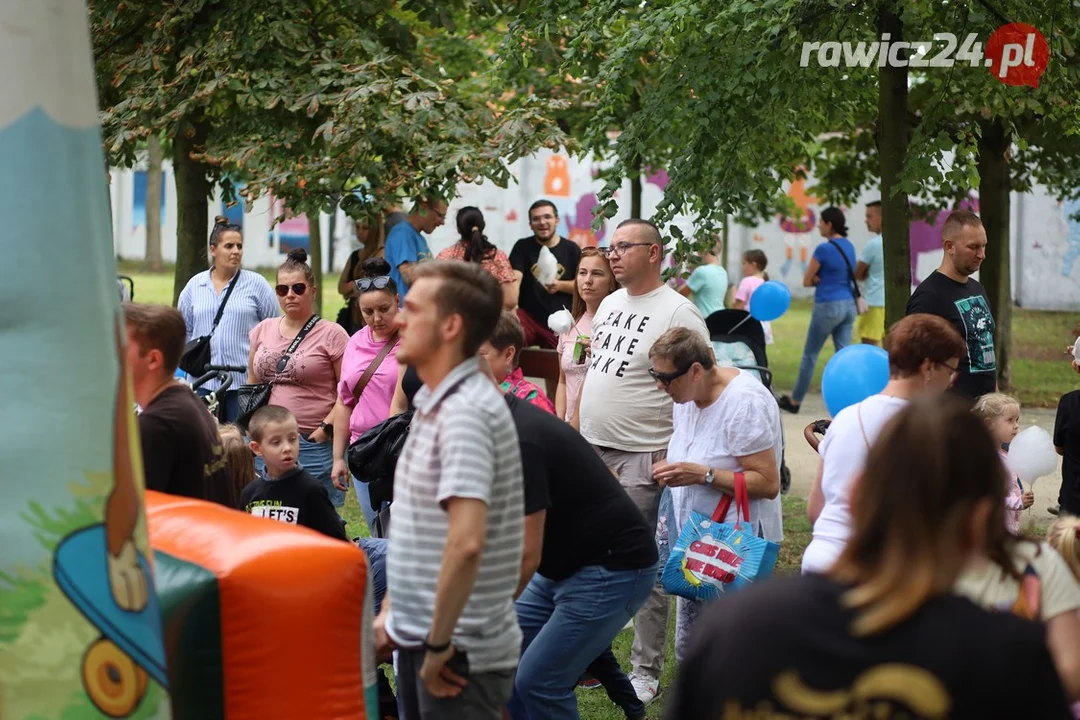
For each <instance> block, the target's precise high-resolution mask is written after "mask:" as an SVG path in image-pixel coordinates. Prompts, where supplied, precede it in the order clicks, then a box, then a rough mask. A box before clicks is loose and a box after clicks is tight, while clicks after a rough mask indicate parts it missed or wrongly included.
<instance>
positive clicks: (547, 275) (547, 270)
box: [536, 245, 559, 285]
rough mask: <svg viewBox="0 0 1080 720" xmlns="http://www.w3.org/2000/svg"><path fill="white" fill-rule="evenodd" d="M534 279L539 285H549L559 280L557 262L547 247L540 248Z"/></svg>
mask: <svg viewBox="0 0 1080 720" xmlns="http://www.w3.org/2000/svg"><path fill="white" fill-rule="evenodd" d="M536 270H537V274H536V279H537V280H538V281H539V282H540V284H541V285H551V284H552V283H554V282H555V281H556V280H558V279H559V261H558V260H556V259H555V255H554V254H552V252H551V250H549V249H548V247H547V245H545V246H543V247H542V248H540V258H539V259H538V260H537V261H536Z"/></svg>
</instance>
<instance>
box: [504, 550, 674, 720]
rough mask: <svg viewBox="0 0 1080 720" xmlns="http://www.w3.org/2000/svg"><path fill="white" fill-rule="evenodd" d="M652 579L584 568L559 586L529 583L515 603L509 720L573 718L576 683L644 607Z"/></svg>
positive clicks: (651, 570)
mask: <svg viewBox="0 0 1080 720" xmlns="http://www.w3.org/2000/svg"><path fill="white" fill-rule="evenodd" d="M657 571H658V567H657V565H651V566H650V567H648V568H647V569H645V570H608V569H607V568H604V567H601V566H599V565H590V566H588V567H584V568H582V569H581V570H579V571H577V572H576V573H575V574H574V575H572V576H571V577H569V578H567V579H565V580H559V581H554V580H549V579H548V578H545V577H544V576H542V575H540V574H536V575H533V578H532V580H530V581H529V585H528V586H527V587H526V588H525V591H524V592H523V593H522V594H521V597H520V598H518V600H517V603H516V609H517V615H518V625H519V626H520V627H521V632H522V634H523V636H524V637H523V640H522V644H521V661H520V662H519V664H518V671H517V678H516V679H515V681H514V694H513V695H512V696H511V698H510V702H509V703H508V705H507V709H508V710H509V711H510V717H511V718H513V720H557V719H560V718H574V719H576V718H578V717H579V716H578V709H577V697H576V696H575V695H574V687H575V685H576V684H577V681H578V678H579V677H581V675H582V673H583V672H585V669H586V668H587V667H588V666H589V664H590V663H592V662H593V661H594V660H596V659H597V658H598V657H599V656H600V655H601V653H603V652H604V651H605V650H606V649H607V648H608V646H609V645H611V641H612V640H614V639H615V636H616V635H618V634H619V631H620V630H622V628H623V625H625V624H626V621H627V620H629V619H630V618H631V617H633V616H634V614H635V613H636V612H637V611H638V610H639V609H641V606H642V605H644V604H645V600H646V599H647V598H648V597H649V593H650V592H652V589H653V586H654V585H655V584H656V575H657Z"/></svg>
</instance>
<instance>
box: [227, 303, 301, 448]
mask: <svg viewBox="0 0 1080 720" xmlns="http://www.w3.org/2000/svg"><path fill="white" fill-rule="evenodd" d="M317 322H319V316H318V315H312V316H311V319H310V320H308V321H307V322H306V323H305V324H304V327H302V328H300V332H298V333H297V334H296V337H294V338H293V341H292V342H291V343H289V348H288V349H287V350H286V351H285V353H284V354H283V355H282V356H281V358H280V359H279V360H278V362H277V367H276V368H274V372H275V374H276V375H281V373H283V372H285V368H286V367H288V366H289V360H290V359H291V358H292V355H293V353H295V352H296V348H298V347H300V343H301V342H303V340H304V338H305V337H307V334H308V333H309V332H311V329H312V328H313V327H315V324H316V323H317ZM273 387H274V381H273V380H271V381H270V382H265V383H245V384H243V385H241V386H240V388H239V389H238V390H237V391H236V400H237V405H238V406H239V413H238V414H237V416H236V424H237V425H238V426H239V427H240V429H241V430H243V431H244V433H247V429H248V423H249V422H251V416H252V415H254V414H255V411H256V410H258V409H259V408H261V407H263V406H264V405H266V404H267V403H268V402H270V390H271V389H273Z"/></svg>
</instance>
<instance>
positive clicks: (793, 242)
mask: <svg viewBox="0 0 1080 720" xmlns="http://www.w3.org/2000/svg"><path fill="white" fill-rule="evenodd" d="M787 194H788V197H790V198H791V200H792V202H794V203H795V208H796V211H795V213H794V215H795V216H794V217H785V216H783V215H781V216H780V229H781V230H783V231H784V264H783V265H782V266H781V268H780V275H781V276H784V277H786V276H787V274H788V273H789V272H790V271H791V266H792V265H793V263H794V260H795V248H796V247H798V249H799V265H800V266H801V267H802V273H805V272H806V267H807V264H808V263H809V260H810V239H811V237H812V235H813V232H812V231H813V229H814V226H815V224H816V223H817V217H816V216H815V215H814V211H813V210H811V209H810V206H811V205H816V204H817V203H818V198H816V197H814V196H813V195H810V194H808V193H807V192H806V179H805V178H795V179H793V180H792V181H791V185H790V187H789V188H788V192H787ZM802 273H800V275H801V274H802Z"/></svg>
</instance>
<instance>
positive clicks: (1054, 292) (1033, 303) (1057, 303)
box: [112, 151, 1080, 310]
mask: <svg viewBox="0 0 1080 720" xmlns="http://www.w3.org/2000/svg"><path fill="white" fill-rule="evenodd" d="M599 170H600V166H599V164H597V163H596V162H594V161H592V160H591V159H590V158H588V157H585V158H570V157H567V156H566V155H562V154H558V153H552V152H551V151H542V152H539V153H537V154H536V155H533V156H531V157H529V158H524V159H522V160H519V161H518V162H516V163H514V164H513V165H512V166H511V171H512V172H513V175H514V178H515V179H516V181H517V182H516V183H515V184H511V185H510V187H508V188H505V189H504V188H499V187H496V186H494V185H492V184H491V183H481V184H463V185H461V186H459V187H458V194H457V197H455V198H454V199H453V200H452V201H451V203H450V210H449V213H448V216H447V223H446V225H444V226H443V227H441V228H439V229H438V230H436V231H435V232H434V233H433V234H432V236H431V238H430V245H431V249H432V251H433V252H435V253H437V252H438V251H439V250H441V249H443V248H444V247H446V246H448V245H450V244H451V243H453V242H454V241H455V240H456V238H457V233H456V230H455V229H454V222H453V220H454V214H455V213H456V212H457V210H458V209H460V208H462V207H464V206H466V205H475V206H476V207H479V208H480V209H481V210H482V211H483V212H484V216H485V218H486V220H487V229H486V233H487V235H488V237H489V238H490V239H491V241H492V242H494V243H495V244H496V245H498V246H499V247H500V248H502V249H503V250H505V251H506V252H509V251H510V250H511V248H513V246H514V242H515V241H516V240H517V239H519V238H522V237H526V236H528V235H529V234H530V231H529V223H528V217H527V214H528V208H529V205H531V204H532V203H533V202H534V201H535V200H538V199H540V198H546V199H548V200H551V201H552V202H554V203H555V206H556V207H557V208H558V210H559V233H560V234H561V235H563V236H564V237H567V238H570V239H571V240H573V241H574V242H576V243H578V244H580V245H582V246H587V245H605V244H607V243H608V242H609V241H610V239H611V233H612V231H613V230H614V228H615V226H616V225H618V223H619V222H621V221H622V220H624V219H626V218H627V217H629V206H630V184H629V182H626V183H624V184H623V187H622V188H621V189H620V190H619V191H618V193H617V194H616V200H617V202H618V203H619V211H618V213H616V215H615V216H614V217H613V218H610V219H607V220H606V221H605V222H604V223H602V224H601V225H600V227H599V229H597V230H593V229H592V213H593V211H594V210H595V209H596V208H597V199H596V195H597V193H598V192H599V191H600V189H601V188H602V187H603V183H602V182H601V181H600V180H599V179H598V178H597V175H598V173H599ZM129 174H130V173H115V172H114V182H113V188H112V190H113V206H114V216H120V217H125V218H126V217H127V216H126V215H125V213H129V214H130V212H131V211H130V210H129V209H128V206H130V204H131V196H132V193H131V191H130V190H128V189H127V184H129V183H130V181H129V180H127V179H126V177H127V175H129ZM115 178H118V179H115ZM667 180H668V178H667V173H666V172H664V171H660V172H657V173H654V174H652V175H650V176H649V177H647V178H646V181H645V183H644V184H643V186H642V212H643V214H644V215H645V216H646V217H648V216H649V215H651V214H652V212H653V211H654V210H655V208H656V206H657V205H658V204H659V202H660V201H661V199H662V198H663V191H664V187H665V186H666V185H667ZM813 184H814V181H813V179H812V178H811V179H809V180H806V181H794V182H791V183H787V184H786V185H785V190H786V191H787V193H788V194H789V195H790V196H791V198H792V200H793V201H794V203H795V206H796V208H797V212H796V213H794V217H777V218H773V219H771V220H769V221H767V222H763V223H761V224H759V225H758V226H756V227H753V228H748V227H743V226H740V225H736V224H734V223H732V225H731V227H730V239H729V244H730V248H729V251H728V254H727V263H726V264H727V266H728V275H729V277H730V278H731V280H732V281H733V282H735V281H738V279H739V275H740V267H741V263H740V256H741V254H742V252H743V251H744V250H748V249H750V248H757V249H760V250H763V251H764V252H765V254H766V255H767V256H768V258H769V267H768V272H769V275H770V277H772V278H773V279H776V280H783V281H784V282H785V283H787V284H788V286H789V287H790V288H791V289H792V292H793V293H794V294H795V295H796V296H801V297H806V296H809V295H811V294H812V289H810V288H804V287H802V276H803V273H804V272H805V270H806V265H807V263H808V262H809V260H810V257H811V255H812V254H813V252H814V248H815V247H817V245H818V243H820V242H821V241H822V238H821V236H820V235H819V234H818V232H817V220H818V217H819V215H820V213H821V210H822V206H821V204H820V201H819V200H818V198H816V197H814V196H813V190H812V188H813ZM166 187H167V192H166V211H165V213H166V222H165V224H164V226H163V230H162V232H163V237H162V251H163V254H164V256H165V257H166V259H171V258H173V257H175V222H174V221H172V219H171V218H172V215H173V214H174V208H175V193H174V192H173V191H172V181H171V177H170V176H168V175H167V177H166ZM877 199H879V195H878V194H877V193H876V192H873V193H866V194H865V195H864V196H863V197H861V198H859V202H858V203H856V204H855V205H853V206H852V207H851V208H842V209H843V210H844V212H845V214H846V215H847V220H848V228H849V237H850V239H851V241H852V243H854V245H855V247H856V249H857V250H861V249H862V247H863V246H864V245H865V244H866V242H867V240H869V239H870V232H869V231H868V230H867V229H866V224H865V222H864V219H863V213H864V205H865V203H867V202H870V201H871V200H877ZM967 206H968V207H970V208H972V209H974V210H976V211H977V210H978V200H977V198H975V197H974V196H973V197H972V198H971V200H969V201H968V203H967ZM271 207H272V206H271V201H270V200H269V199H267V198H262V199H260V200H257V201H256V202H254V203H253V204H252V207H251V208H250V210H248V209H246V208H245V209H243V210H238V209H237V208H233V209H232V210H231V212H233V213H236V212H240V214H241V215H242V217H243V218H244V230H245V234H246V238H245V239H246V243H245V256H244V262H245V264H247V265H248V266H271V265H277V264H278V263H280V262H281V261H282V259H284V252H287V250H288V248H289V247H295V246H296V245H303V246H305V247H306V246H307V243H308V238H307V232H306V227H305V224H306V223H305V222H303V221H301V219H300V218H296V219H291V220H288V221H286V223H283V224H282V225H281V226H278V227H276V228H271V221H272V219H273V218H274V216H275V215H276V211H277V210H278V209H279V208H280V203H278V202H274V203H273V210H274V212H272V211H271ZM1078 207H1080V204H1078V203H1072V204H1071V205H1070V206H1068V207H1066V206H1063V205H1062V204H1061V203H1058V202H1057V201H1056V200H1054V199H1053V198H1052V197H1050V196H1049V195H1047V193H1046V192H1045V191H1044V190H1043V189H1041V188H1037V189H1036V190H1035V191H1034V192H1032V193H1028V194H1022V195H1021V194H1014V195H1013V198H1012V208H1013V218H1012V231H1011V233H1010V235H1011V250H1012V257H1013V278H1012V279H1013V293H1014V299H1016V300H1017V301H1018V302H1019V303H1020V304H1021V305H1023V306H1025V307H1031V308H1036V309H1047V310H1050V309H1054V310H1058V309H1072V310H1077V309H1080V223H1077V222H1076V221H1067V220H1066V216H1067V215H1068V214H1069V213H1071V212H1075V211H1076V210H1077V209H1078ZM1070 208H1072V209H1070ZM219 212H221V205H220V203H216V204H212V206H211V215H214V214H217V213H219ZM946 215H947V213H939V214H938V215H937V216H935V217H933V218H929V219H927V220H919V221H915V222H913V223H912V226H911V275H912V278H913V281H914V282H915V283H916V284H917V283H918V281H920V280H921V279H922V278H925V277H926V276H927V275H929V274H930V273H931V272H933V270H934V269H935V268H936V267H937V266H938V264H939V263H940V262H941V254H942V253H941V225H942V224H943V223H944V221H945V217H946ZM338 220H339V221H338V222H337V223H336V227H337V237H336V238H335V248H334V257H333V258H332V259H331V260H330V262H331V267H332V268H333V269H339V268H341V267H342V266H343V264H344V262H345V259H346V258H347V256H348V254H349V252H350V251H351V250H352V248H354V247H355V246H356V245H355V242H356V241H355V238H354V237H353V235H352V223H350V222H348V221H346V219H345V217H344V215H339V218H338ZM675 224H676V225H678V226H679V227H680V228H681V229H682V230H683V231H684V232H685V233H690V232H692V231H693V221H692V220H691V219H690V218H687V217H679V218H677V219H676V223H675ZM130 226H131V223H130V222H128V223H127V224H126V225H120V226H119V227H120V228H121V230H119V231H116V237H115V238H114V240H115V243H114V244H115V246H116V250H117V253H118V254H119V255H120V256H121V257H125V258H137V257H141V255H142V249H143V247H144V245H145V239H144V237H142V236H140V235H139V234H138V232H137V231H136V232H130V233H127V232H125V231H123V228H125V227H130ZM321 227H322V230H323V233H322V235H323V243H324V248H323V250H324V254H323V256H324V257H328V256H329V218H328V216H323V217H322V225H321ZM207 230H208V231H209V228H207ZM669 260H670V259H669ZM669 264H671V262H669Z"/></svg>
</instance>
